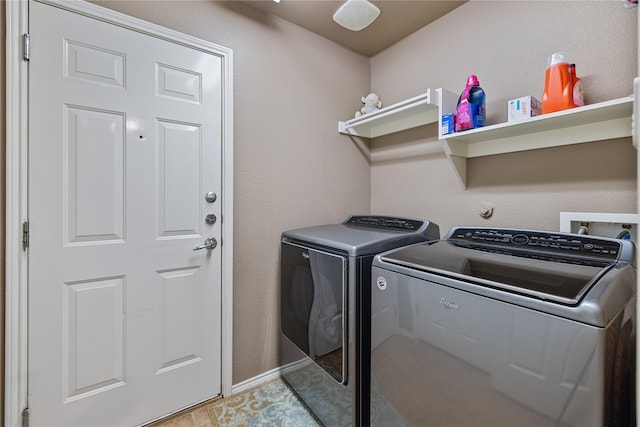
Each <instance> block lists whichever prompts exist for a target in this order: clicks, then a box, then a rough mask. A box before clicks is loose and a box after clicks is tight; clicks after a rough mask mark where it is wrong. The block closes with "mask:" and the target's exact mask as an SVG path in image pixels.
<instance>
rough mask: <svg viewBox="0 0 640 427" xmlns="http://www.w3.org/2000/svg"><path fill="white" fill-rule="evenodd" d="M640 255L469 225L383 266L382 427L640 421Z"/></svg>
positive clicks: (569, 238)
mask: <svg viewBox="0 0 640 427" xmlns="http://www.w3.org/2000/svg"><path fill="white" fill-rule="evenodd" d="M634 260H635V246H634V244H633V243H632V242H631V241H628V240H617V239H605V238H597V237H590V236H583V235H574V234H563V233H553V232H543V231H534V230H517V229H488V228H462V227H456V228H453V229H452V230H450V231H449V232H448V233H447V235H446V236H445V237H444V238H443V239H442V240H440V241H437V242H431V243H425V244H417V245H412V246H409V247H405V248H400V249H397V250H392V251H390V252H387V253H383V254H380V255H378V256H376V257H375V259H374V261H373V267H372V276H373V277H372V296H371V299H372V301H371V304H372V313H371V347H372V349H371V373H372V374H371V401H372V403H371V425H377V426H383V425H384V426H427V425H436V426H437V425H441V426H445V425H446V426H474V427H482V426H491V427H493V426H518V427H526V426H535V427H544V426H550V427H560V426H564V427H602V426H608V427H612V426H620V427H622V426H634V425H635V423H636V420H635V384H634V380H635V330H636V327H635V299H636V267H635V265H634Z"/></svg>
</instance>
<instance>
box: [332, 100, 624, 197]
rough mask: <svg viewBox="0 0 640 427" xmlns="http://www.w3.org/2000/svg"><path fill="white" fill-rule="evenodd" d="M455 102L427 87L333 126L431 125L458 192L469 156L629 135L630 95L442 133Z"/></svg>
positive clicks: (371, 129)
mask: <svg viewBox="0 0 640 427" xmlns="http://www.w3.org/2000/svg"><path fill="white" fill-rule="evenodd" d="M457 99H458V97H457V95H455V94H454V93H452V92H450V91H448V90H446V89H427V91H426V92H425V93H423V94H421V95H418V96H416V97H413V98H410V99H407V100H405V101H402V102H398V103H396V104H393V105H390V106H388V107H384V108H381V109H380V110H378V111H376V112H374V113H370V114H365V115H363V116H360V117H357V118H355V119H351V120H347V121H344V122H338V131H339V132H340V133H343V134H347V135H352V136H358V137H364V138H377V137H379V136H383V135H388V134H391V133H394V132H399V131H403V130H407V129H411V128H414V127H418V126H423V125H426V124H429V123H436V122H437V123H438V125H439V126H438V138H439V140H440V143H441V145H442V148H443V150H444V152H445V154H446V156H447V159H448V160H449V162H450V164H451V166H452V168H453V170H454V172H455V174H456V177H457V178H458V181H459V182H460V185H461V186H462V188H463V189H466V188H467V159H469V158H473V157H480V156H492V155H496V154H504V153H513V152H517V151H525V150H536V149H542V148H550V147H558V146H563V145H570V144H581V143H585V142H591V141H603V140H608V139H614V138H625V137H629V136H631V115H632V110H633V98H632V97H625V98H619V99H614V100H611V101H605V102H600V103H597V104H591V105H586V106H584V107H578V108H572V109H569V110H563V111H558V112H555V113H550V114H544V115H541V116H536V117H532V118H531V119H529V120H524V121H518V122H510V123H499V124H496V125H491V126H485V127H483V128H479V129H472V130H468V131H464V132H459V133H452V134H447V135H443V134H442V116H443V115H444V114H450V113H453V112H454V111H455V106H456V103H457Z"/></svg>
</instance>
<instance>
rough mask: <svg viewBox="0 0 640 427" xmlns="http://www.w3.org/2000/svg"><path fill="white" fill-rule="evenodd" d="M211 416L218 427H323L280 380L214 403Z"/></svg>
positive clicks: (210, 409) (210, 412)
mask: <svg viewBox="0 0 640 427" xmlns="http://www.w3.org/2000/svg"><path fill="white" fill-rule="evenodd" d="M209 415H210V416H211V418H212V419H213V421H214V424H213V425H214V426H215V427H217V426H238V427H245V426H246V427H262V426H265V427H266V426H274V427H275V426H281V427H285V426H286V427H289V426H290V427H298V426H307V427H316V426H320V424H319V423H318V422H317V421H316V420H315V419H314V417H313V416H312V415H311V414H310V413H309V411H308V410H307V409H306V407H305V406H304V404H302V403H301V402H300V401H299V400H298V398H297V397H296V395H295V394H294V393H293V392H292V391H291V389H289V387H288V386H287V384H286V383H285V382H284V381H282V380H281V379H278V380H275V381H271V382H269V383H267V384H264V385H261V386H260V387H257V388H255V389H252V390H247V391H245V392H243V393H239V394H237V395H233V396H230V397H228V398H226V399H222V400H220V401H218V402H214V403H212V404H211V407H210V408H209ZM216 422H217V423H218V424H216Z"/></svg>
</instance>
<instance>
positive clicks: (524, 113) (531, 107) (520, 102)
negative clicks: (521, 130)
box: [508, 95, 542, 122]
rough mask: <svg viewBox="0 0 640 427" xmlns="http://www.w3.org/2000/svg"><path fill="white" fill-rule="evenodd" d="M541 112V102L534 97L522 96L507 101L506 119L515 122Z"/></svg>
mask: <svg viewBox="0 0 640 427" xmlns="http://www.w3.org/2000/svg"><path fill="white" fill-rule="evenodd" d="M540 114H542V104H540V101H538V100H537V99H536V98H535V97H533V96H531V95H529V96H523V97H522V98H518V99H512V100H511V101H509V114H508V121H510V122H517V121H520V120H526V119H530V118H531V117H534V116H539V115H540Z"/></svg>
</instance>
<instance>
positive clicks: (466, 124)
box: [456, 75, 486, 132]
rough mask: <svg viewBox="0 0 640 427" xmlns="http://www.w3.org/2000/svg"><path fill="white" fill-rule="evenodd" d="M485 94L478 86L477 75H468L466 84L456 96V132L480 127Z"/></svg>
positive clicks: (484, 117)
mask: <svg viewBox="0 0 640 427" xmlns="http://www.w3.org/2000/svg"><path fill="white" fill-rule="evenodd" d="M485 121H486V108H485V94H484V90H482V88H481V87H480V82H479V81H478V77H476V76H475V75H471V76H469V78H468V79H467V85H466V87H465V88H464V90H463V91H462V94H461V95H460V98H458V107H457V109H456V132H460V131H462V130H468V129H474V128H481V127H483V126H484V125H485Z"/></svg>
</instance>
